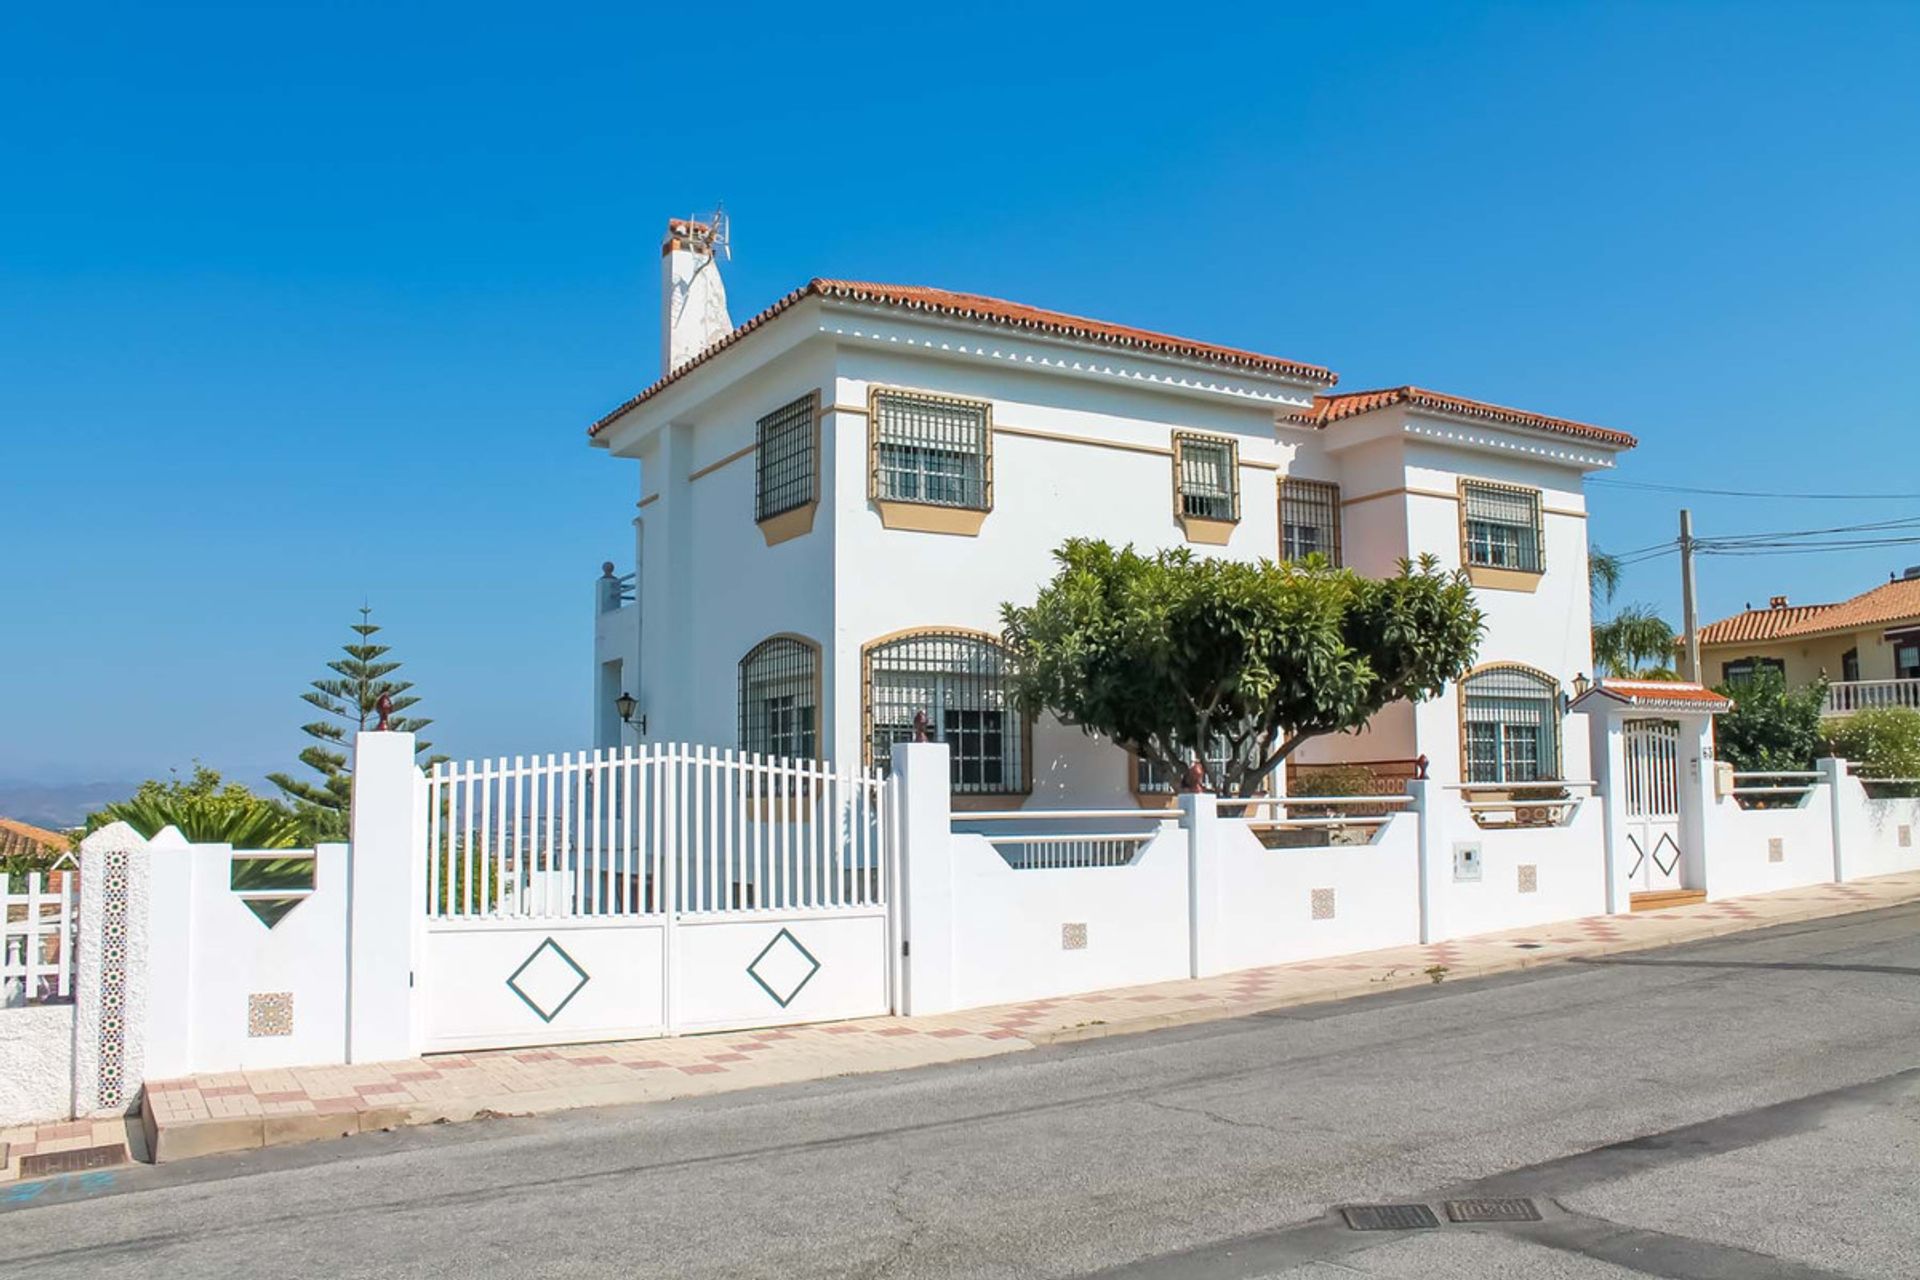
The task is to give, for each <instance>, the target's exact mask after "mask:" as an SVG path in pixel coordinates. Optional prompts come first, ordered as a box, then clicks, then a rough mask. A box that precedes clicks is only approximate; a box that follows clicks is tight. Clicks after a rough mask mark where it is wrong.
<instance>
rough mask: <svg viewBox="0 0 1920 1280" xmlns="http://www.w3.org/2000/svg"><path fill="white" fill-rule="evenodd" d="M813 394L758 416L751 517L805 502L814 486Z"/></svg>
mask: <svg viewBox="0 0 1920 1280" xmlns="http://www.w3.org/2000/svg"><path fill="white" fill-rule="evenodd" d="M816 409H817V405H816V397H815V396H814V395H813V394H812V393H811V392H809V393H808V394H807V395H804V396H801V397H800V398H799V399H798V400H794V401H791V402H789V403H787V404H783V405H781V406H780V407H779V408H778V409H775V410H774V411H773V412H772V413H769V414H768V415H767V416H766V417H764V418H762V419H760V423H759V430H758V436H757V443H758V446H759V447H758V450H757V451H756V454H755V457H756V458H757V460H758V465H757V467H756V468H755V471H754V482H753V507H754V512H753V514H754V519H756V520H767V519H770V518H772V517H774V516H777V515H781V514H783V513H785V512H788V511H793V510H796V509H797V508H800V507H804V506H806V505H807V504H808V503H809V502H812V501H814V500H815V499H816V498H818V497H819V496H820V495H819V493H818V491H817V489H816V482H815V477H816V476H817V474H818V468H817V467H816V465H815V462H814V458H815V451H816V448H817V441H818V438H819V431H818V430H817V429H816V424H817V422H818V420H819V419H818V414H817V412H816Z"/></svg>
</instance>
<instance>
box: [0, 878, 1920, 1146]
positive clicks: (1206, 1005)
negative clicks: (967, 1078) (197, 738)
mask: <svg viewBox="0 0 1920 1280" xmlns="http://www.w3.org/2000/svg"><path fill="white" fill-rule="evenodd" d="M1914 900H1920V872H1909V873H1904V874H1901V875H1897V876H1883V877H1879V878H1877V879H1872V880H1861V881H1855V882H1854V883H1852V884H1846V885H1820V886H1815V887H1811V888H1805V889H1794V890H1788V891H1784V892H1780V893H1773V894H1763V895H1757V896H1754V897H1749V898H1737V899H1731V900H1728V901H1725V902H1717V903H1709V904H1702V905H1700V906H1693V907H1679V908H1675V909H1672V910H1668V911H1661V912H1655V913H1646V914H1641V915H1633V916H1608V917H1597V918H1592V919H1585V920H1572V921H1565V922H1562V923H1558V924H1553V925H1547V926H1543V927H1540V928H1534V929H1517V930H1512V931H1509V932H1506V933H1497V934H1486V935H1483V936H1480V937H1475V938H1467V939H1460V940H1456V941H1452V942H1444V943H1438V944H1435V945H1431V946H1411V947H1399V948H1394V949H1392V950H1388V951H1372V952H1366V953H1363V954H1358V955H1351V956H1343V957H1338V958H1334V959H1322V960H1311V961H1304V962H1300V963H1296V964H1287V965H1277V966H1274V967H1271V968H1266V969H1249V970H1245V971H1242V972H1239V973H1230V974H1224V975H1222V976H1219V977H1215V978H1204V979H1199V980H1197V981H1183V982H1166V983H1159V984H1156V985H1153V986H1145V987H1130V988H1123V989H1120V990H1114V991H1102V992H1095V993H1092V994H1089V995H1078V996H1066V997H1061V998H1058V999H1051V1000H1034V1001H1029V1002H1027V1003H1024V1004H1017V1005H1000V1006H996V1007H993V1008H987V1009H974V1010H969V1011H967V1012H965V1013H956V1014H947V1015H942V1016H939V1017H924V1018H873V1019H867V1020H863V1021H858V1022H842V1023H828V1024H824V1025H818V1026H810V1027H789V1028H784V1029H781V1030H772V1031H750V1032H737V1033H732V1034H724V1035H706V1036H688V1037H684V1038H680V1039H669V1040H642V1041H628V1042H624V1043H619V1044H594V1045H571V1046H566V1047H560V1048H552V1049H519V1050H511V1049H509V1050H494V1051H489V1052H485V1053H464V1054H445V1055H436V1056H434V1057H430V1058H425V1059H414V1060H410V1061H406V1062H390V1063H370V1064H357V1065H354V1066H336V1067H312V1068H303V1069H293V1070H279V1071H250V1072H236V1073H231V1074H223V1075H206V1076H197V1077H193V1078H191V1079H185V1080H170V1081H161V1082H155V1083H149V1084H148V1086H147V1091H146V1116H145V1123H146V1128H147V1134H148V1136H149V1139H150V1141H151V1145H152V1147H153V1149H154V1151H155V1153H156V1155H157V1157H158V1158H160V1159H163V1160H164V1159H179V1158H182V1157H185V1156H190V1155H200V1154H206V1153H209V1152H213V1151H230V1150H237V1149H243V1148H250V1147H259V1146H272V1145H276V1144H279V1143H284V1142H298V1141H304V1140H306V1139H310V1138H322V1137H338V1136H341V1135H345V1134H352V1133H357V1132H365V1131H372V1130H376V1129H386V1128H393V1127H396V1126H400V1125H409V1124H427V1123H432V1122H435V1121H440V1120H468V1119H473V1118H476V1117H482V1116H489V1115H503V1114H504V1115H525V1114H533V1113H540V1112H549V1111H560V1110H565V1109H568V1108H572V1107H585V1106H604V1105H609V1104H615V1103H631V1102H651V1101H659V1100H663V1099H667V1098H677V1097H685V1096H688V1095H693V1094H710V1093H722V1092H727V1091H731V1090H735V1089H748V1088H753V1087H755V1086H758V1085H766V1084H777V1083H785V1082H790V1081H798V1080H817V1079H824V1078H826V1077H830V1076H839V1075H852V1074H856V1073H861V1072H870V1071H891V1070H896V1069H899V1068H902V1067H915V1066H926V1065H929V1064H933V1063H940V1062H952V1061H957V1060H960V1059H963V1058H977V1057H985V1056H989V1055H993V1054H1001V1053H1011V1052H1017V1051H1020V1050H1024V1049H1029V1048H1032V1047H1033V1046H1035V1045H1039V1044H1051V1043H1058V1042H1061V1041H1066V1040H1077V1039H1087V1038H1091V1037H1095V1036H1102V1035H1112V1034H1117V1033H1122V1032H1129V1031H1143V1030H1148V1029H1152V1028H1155V1027H1166V1026H1176V1025H1180V1024H1182V1023H1191V1022H1201V1021H1207V1020H1210V1019H1216V1018H1227V1017H1235V1016H1240V1015H1244V1014H1249V1013H1257V1012H1260V1011H1263V1010H1267V1009H1274V1008H1280V1007H1283V1006H1286V1005H1293V1004H1306V1003H1311V1002H1315V1001H1322V1000H1336V999H1343V998H1346V997H1350V996H1357V995H1364V994H1367V993H1370V992H1375V991H1384V990H1392V989H1395V988H1397V987H1402V986H1409V985H1418V984H1421V983H1426V982H1431V981H1434V980H1435V970H1436V966H1437V967H1438V968H1439V969H1441V970H1444V972H1440V973H1439V974H1438V977H1439V978H1442V979H1453V978H1465V977H1475V976H1480V975H1485V974H1490V973H1498V972H1501V971H1503V970H1509V969H1518V968H1523V967H1526V966H1530V965H1538V964H1546V963H1550V962H1553V961H1557V960H1565V959H1568V958H1571V957H1575V956H1595V955H1604V954H1607V953H1609V952H1615V951H1630V950H1639V949H1643V948H1647V947H1660V946H1670V945H1673V944H1675V943H1680V942H1689V941H1694V940H1696V939H1700V938H1708V937H1713V936H1716V935H1719V934H1725V933H1734V932H1739V931H1742V930H1747V929H1755V928H1760V927H1763V926H1766V925H1773V924H1785V923H1791V922H1793V921H1797V920H1809V919H1815V918H1819V917H1823V916H1833V915H1841V914H1845V913H1848V912H1854V911H1866V910H1871V909H1874V908H1876V907H1884V906H1892V905H1895V904H1898V903H1902V902H1909V901H1914ZM10 1137H11V1134H10V1133H0V1141H8V1140H9V1139H10ZM16 1140H17V1139H16ZM11 1168H12V1166H9V1175H10V1174H11Z"/></svg>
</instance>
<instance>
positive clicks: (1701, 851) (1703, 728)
mask: <svg viewBox="0 0 1920 1280" xmlns="http://www.w3.org/2000/svg"><path fill="white" fill-rule="evenodd" d="M1675 772H1676V774H1677V785H1678V787H1679V792H1680V795H1679V800H1680V883H1682V884H1683V885H1685V886H1686V887H1687V888H1689V889H1704V890H1706V893H1707V896H1708V897H1709V898H1711V897H1713V896H1714V884H1713V849H1712V844H1713V834H1714V831H1715V829H1716V828H1717V827H1718V826H1719V824H1718V823H1717V822H1715V821H1714V818H1715V816H1716V813H1715V809H1714V806H1715V805H1716V804H1718V803H1719V796H1718V795H1717V794H1716V791H1715V787H1714V785H1713V717H1712V716H1706V715H1700V716H1688V717H1685V718H1683V719H1681V721H1680V760H1679V766H1678V768H1677V769H1676V770H1675Z"/></svg>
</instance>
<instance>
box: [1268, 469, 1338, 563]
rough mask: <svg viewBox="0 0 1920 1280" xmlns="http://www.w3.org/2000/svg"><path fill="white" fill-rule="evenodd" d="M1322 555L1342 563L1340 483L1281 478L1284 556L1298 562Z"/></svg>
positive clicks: (1281, 556) (1281, 552)
mask: <svg viewBox="0 0 1920 1280" xmlns="http://www.w3.org/2000/svg"><path fill="white" fill-rule="evenodd" d="M1311 555H1322V556H1325V557H1326V558H1327V563H1328V564H1330V565H1332V566H1333V567H1334V568H1336V569H1337V568H1339V567H1340V486H1339V485H1337V484H1328V483H1326V482H1325V481H1322V480H1299V479H1296V478H1294V477H1293V476H1283V477H1281V480H1280V558H1281V559H1282V560H1288V561H1293V562H1295V563H1297V562H1299V561H1301V560H1305V559H1306V558H1307V557H1308V556H1311Z"/></svg>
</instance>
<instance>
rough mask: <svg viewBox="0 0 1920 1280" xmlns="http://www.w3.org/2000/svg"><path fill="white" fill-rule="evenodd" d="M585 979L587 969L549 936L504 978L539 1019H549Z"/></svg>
mask: <svg viewBox="0 0 1920 1280" xmlns="http://www.w3.org/2000/svg"><path fill="white" fill-rule="evenodd" d="M588 981H589V979H588V977H587V971H586V970H585V969H582V968H581V967H580V966H579V965H578V964H577V963H575V962H574V958H573V957H572V956H570V955H568V954H567V953H566V952H565V951H564V950H562V949H561V946H560V944H559V943H557V942H555V941H554V940H553V939H552V938H548V939H547V940H546V941H545V942H542V943H541V944H540V945H539V946H537V947H535V948H534V949H533V954H532V955H530V956H528V957H527V958H526V959H525V960H522V961H521V962H520V967H519V968H518V969H515V970H514V971H513V976H511V977H509V978H508V979H507V990H509V991H511V992H513V994H515V995H517V996H519V997H520V999H521V1000H523V1001H524V1002H525V1003H526V1006H527V1008H529V1009H531V1010H533V1011H534V1012H535V1013H537V1014H539V1015H540V1021H542V1022H552V1021H553V1020H554V1019H555V1018H557V1017H559V1016H560V1011H561V1010H562V1009H564V1008H566V1007H567V1005H568V1004H570V1003H571V1002H572V1001H573V998H574V997H575V996H577V995H579V994H580V989H581V988H582V987H584V986H586V985H587V983H588Z"/></svg>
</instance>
